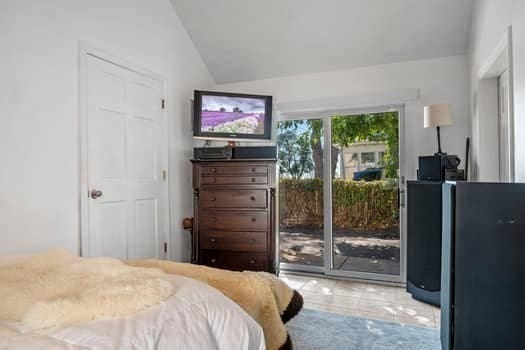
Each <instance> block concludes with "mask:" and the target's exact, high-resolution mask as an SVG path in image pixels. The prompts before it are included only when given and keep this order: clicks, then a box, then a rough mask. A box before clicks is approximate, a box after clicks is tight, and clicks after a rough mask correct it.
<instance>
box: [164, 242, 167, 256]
mask: <svg viewBox="0 0 525 350" xmlns="http://www.w3.org/2000/svg"><path fill="white" fill-rule="evenodd" d="M164 254H168V242H164Z"/></svg>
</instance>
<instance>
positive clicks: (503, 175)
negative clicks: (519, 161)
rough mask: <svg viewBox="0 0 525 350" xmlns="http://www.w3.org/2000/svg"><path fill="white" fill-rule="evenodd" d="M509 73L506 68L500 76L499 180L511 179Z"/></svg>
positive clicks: (507, 180)
mask: <svg viewBox="0 0 525 350" xmlns="http://www.w3.org/2000/svg"><path fill="white" fill-rule="evenodd" d="M508 90H509V74H508V70H505V72H503V74H501V75H500V77H499V78H498V102H499V103H498V104H499V125H498V128H499V180H500V181H504V182H509V181H510V135H509V130H510V127H509V126H510V121H509V92H508Z"/></svg>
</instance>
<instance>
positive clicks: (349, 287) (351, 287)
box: [333, 281, 366, 297]
mask: <svg viewBox="0 0 525 350" xmlns="http://www.w3.org/2000/svg"><path fill="white" fill-rule="evenodd" d="M365 287H366V284H365V283H359V282H349V281H338V282H337V283H336V284H335V286H334V288H333V293H334V294H336V295H345V296H353V297H360V296H361V295H362V294H363V291H364V289H365Z"/></svg>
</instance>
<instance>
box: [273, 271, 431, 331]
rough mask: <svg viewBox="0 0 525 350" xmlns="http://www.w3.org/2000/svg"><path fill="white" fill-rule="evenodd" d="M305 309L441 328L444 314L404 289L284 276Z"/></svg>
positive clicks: (284, 279)
mask: <svg viewBox="0 0 525 350" xmlns="http://www.w3.org/2000/svg"><path fill="white" fill-rule="evenodd" d="M281 279H282V280H283V281H285V282H286V283H287V284H288V285H289V286H290V287H292V288H294V289H297V290H298V291H299V292H300V293H301V295H302V296H303V298H304V307H305V308H308V309H318V310H323V311H328V312H334V313H341V314H347V315H352V316H358V317H364V318H369V319H376V320H384V321H393V322H399V323H404V324H413V325H419V326H426V327H433V328H439V325H440V310H439V308H437V307H434V306H431V305H428V304H425V303H422V302H419V301H417V300H415V299H413V298H412V296H411V295H410V294H408V293H407V292H406V290H405V289H404V288H400V287H390V286H383V285H378V284H372V283H361V282H350V281H342V280H335V279H327V278H318V277H306V276H299V275H291V274H281Z"/></svg>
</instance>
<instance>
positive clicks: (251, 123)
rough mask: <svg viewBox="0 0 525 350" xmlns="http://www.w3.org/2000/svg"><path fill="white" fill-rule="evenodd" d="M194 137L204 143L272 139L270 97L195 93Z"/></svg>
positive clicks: (208, 92) (209, 92) (197, 91)
mask: <svg viewBox="0 0 525 350" xmlns="http://www.w3.org/2000/svg"><path fill="white" fill-rule="evenodd" d="M193 136H194V137H195V138H199V139H206V140H217V139H221V140H271V138H272V96H264V95H251V94H238V93H231V92H217V91H199V90H195V96H194V105H193Z"/></svg>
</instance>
